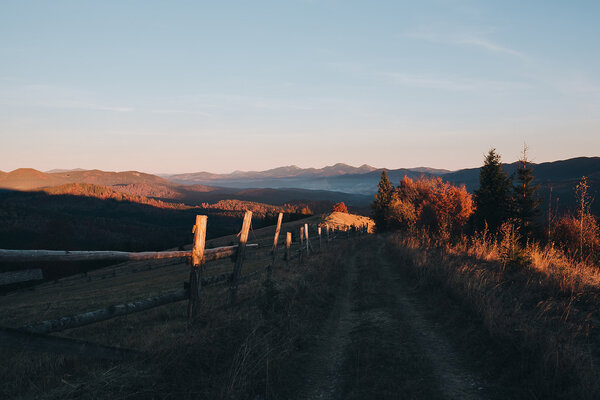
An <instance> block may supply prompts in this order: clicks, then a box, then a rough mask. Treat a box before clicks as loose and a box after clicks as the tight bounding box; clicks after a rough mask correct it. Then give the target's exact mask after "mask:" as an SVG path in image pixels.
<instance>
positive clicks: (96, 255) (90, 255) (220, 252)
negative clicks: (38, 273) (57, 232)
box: [0, 244, 258, 262]
mask: <svg viewBox="0 0 600 400" xmlns="http://www.w3.org/2000/svg"><path fill="white" fill-rule="evenodd" d="M246 246H247V247H258V244H247V245H246ZM237 247H238V246H237V245H234V246H223V247H215V248H214V249H206V250H204V260H205V261H212V260H216V259H219V258H224V257H229V256H231V255H232V254H234V253H235V251H236V250H237ZM191 256H192V250H181V251H143V252H137V253H135V252H128V251H102V250H99V251H67V250H6V249H0V261H4V262H15V261H92V260H113V261H141V260H160V259H163V258H184V257H191Z"/></svg>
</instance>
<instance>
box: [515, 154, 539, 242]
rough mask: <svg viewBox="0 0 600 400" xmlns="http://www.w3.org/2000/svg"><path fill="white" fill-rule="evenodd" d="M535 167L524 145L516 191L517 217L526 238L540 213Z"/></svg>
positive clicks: (518, 167)
mask: <svg viewBox="0 0 600 400" xmlns="http://www.w3.org/2000/svg"><path fill="white" fill-rule="evenodd" d="M533 179H534V175H533V169H532V168H531V163H530V162H529V160H528V159H527V145H525V146H524V147H523V155H522V157H521V159H520V160H519V165H518V166H517V183H516V185H515V186H514V187H513V190H514V192H515V206H516V207H515V208H516V210H515V211H516V212H515V214H516V217H517V219H518V221H519V225H520V228H521V235H522V237H523V238H524V239H525V238H527V237H528V236H530V235H531V233H532V231H533V230H534V227H535V218H536V217H537V216H538V215H539V211H540V210H539V206H540V202H541V201H540V199H539V198H538V197H537V191H538V187H539V185H534V184H533Z"/></svg>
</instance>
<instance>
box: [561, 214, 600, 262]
mask: <svg viewBox="0 0 600 400" xmlns="http://www.w3.org/2000/svg"><path fill="white" fill-rule="evenodd" d="M550 234H551V237H550V239H551V240H552V241H553V242H554V243H556V244H557V245H558V246H559V247H560V248H561V249H563V250H564V251H565V252H566V253H567V254H568V255H569V256H570V257H572V258H574V259H580V260H588V261H597V260H599V259H600V254H599V253H600V226H599V225H598V219H597V218H596V217H595V216H594V215H592V214H584V215H583V218H581V217H579V218H578V217H575V216H573V215H564V216H562V217H560V218H558V220H557V221H556V222H555V223H554V225H553V227H552V230H551V232H550Z"/></svg>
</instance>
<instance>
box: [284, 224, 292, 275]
mask: <svg viewBox="0 0 600 400" xmlns="http://www.w3.org/2000/svg"><path fill="white" fill-rule="evenodd" d="M290 247H292V232H287V233H286V234H285V261H286V266H287V267H288V268H289V266H290V258H291V255H290Z"/></svg>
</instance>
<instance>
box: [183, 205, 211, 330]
mask: <svg viewBox="0 0 600 400" xmlns="http://www.w3.org/2000/svg"><path fill="white" fill-rule="evenodd" d="M207 219H208V217H207V216H206V215H196V225H194V228H193V229H192V232H193V233H194V247H193V249H192V265H191V268H190V293H189V299H188V322H190V321H191V320H192V319H193V318H194V317H195V316H196V314H197V311H198V305H199V304H198V303H199V302H200V296H201V294H202V269H203V268H204V243H205V241H206V220H207Z"/></svg>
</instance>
